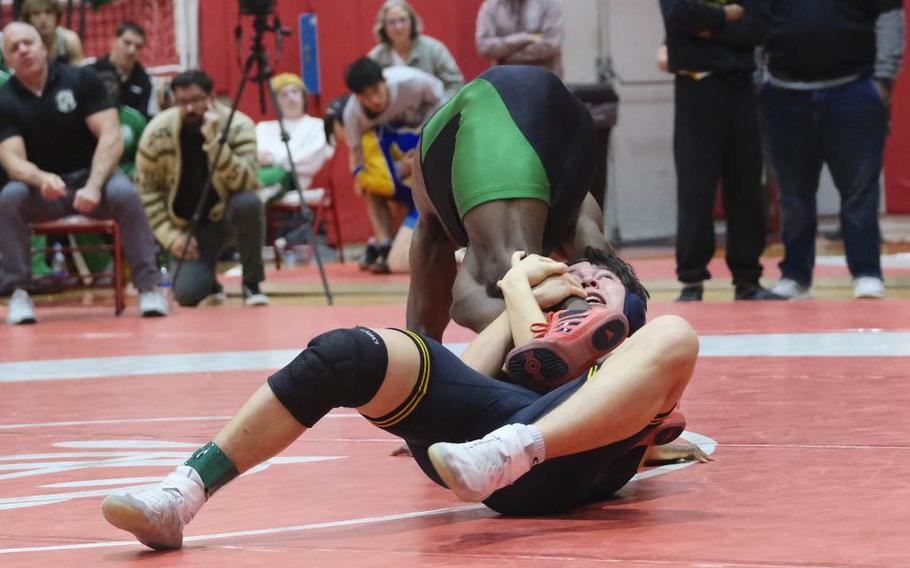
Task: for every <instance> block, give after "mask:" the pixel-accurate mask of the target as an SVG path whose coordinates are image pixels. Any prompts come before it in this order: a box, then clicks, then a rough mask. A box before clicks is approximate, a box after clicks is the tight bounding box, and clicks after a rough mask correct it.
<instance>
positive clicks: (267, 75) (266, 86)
mask: <svg viewBox="0 0 910 568" xmlns="http://www.w3.org/2000/svg"><path fill="white" fill-rule="evenodd" d="M267 32H272V33H276V34H283V33H286V32H284V31H283V30H282V28H281V26H280V24H278V23H277V22H276V23H274V24H269V23H268V21H267V14H266V13H256V14H255V15H254V19H253V47H252V50H251V51H250V54H249V55H248V56H247V58H246V62H245V63H244V65H243V74H242V75H241V77H240V85H239V86H238V87H237V92H236V94H235V95H234V99H233V101H232V102H231V111H230V114H228V118H227V122H226V124H225V125H224V127H223V128H222V129H221V134H220V135H219V137H218V150H217V152H216V153H215V159H214V161H213V162H212V163H213V164H217V163H218V161H219V160H220V159H221V153H222V151H223V150H224V147H225V146H226V145H227V138H228V133H229V132H230V128H231V123H232V122H233V120H234V115H235V114H236V113H237V108H238V106H239V105H240V98H241V97H242V96H243V89H244V87H245V86H246V84H247V81H250V80H252V81H255V82H256V83H258V84H259V104H260V107H261V108H262V111H263V112H265V110H266V108H265V107H266V104H265V99H266V93H268V95H269V100H270V101H271V103H272V108H273V109H274V110H275V115H276V116H277V118H278V129H279V131H280V132H281V141H282V142H284V149H285V152H287V158H288V163H289V164H291V176H290V177H291V187H292V190H293V191H294V192H295V193H296V194H297V197H298V199H299V200H300V215H301V217H302V219H303V226H302V229H303V231H304V235H305V238H306V240H307V241H308V242H309V243H310V246H311V247H312V248H313V258H315V259H316V265H317V266H318V267H319V277H320V278H321V279H322V288H323V291H324V293H325V298H326V303H328V305H330V306H331V305H332V304H333V303H334V300H333V298H332V291H331V290H330V289H329V281H328V279H327V278H326V275H325V267H324V266H323V263H322V255H321V253H320V252H319V244H318V243H317V242H316V234H315V230H314V228H313V212H312V211H311V210H310V208H309V207H308V206H307V204H306V200H305V199H304V197H303V189H302V188H301V187H300V181H299V180H298V179H297V172H296V171H294V157H293V155H292V154H291V147H290V144H289V141H290V139H291V136H290V135H289V134H288V132H287V129H286V128H285V126H284V115H283V113H282V112H281V107H280V106H279V105H278V97H277V96H276V94H275V90H274V89H273V88H272V84H271V78H272V69H271V67H270V65H269V60H268V56H267V54H266V50H265V46H264V45H263V44H262V38H263V37H264V36H265V34H266V33H267ZM253 67H255V68H256V70H257V73H256V74H255V75H252V71H253ZM214 173H215V172H214V168H210V171H209V174H208V178H207V179H206V183H205V187H204V188H203V190H202V194H201V195H200V196H199V201H198V202H197V204H196V208H195V210H194V211H193V218H192V220H191V221H190V226H189V228H188V234H190V235H193V234H195V233H196V229H197V228H198V227H199V223H200V221H201V219H202V210H203V209H204V207H205V203H206V201H207V200H208V196H209V192H211V191H212V178H213V176H214ZM339 246H340V243H339ZM188 248H189V239H187V240H186V241H185V242H184V246H183V252H182V254H181V255H180V258H179V259H178V261H177V267H176V269H175V270H174V285H176V283H177V278H178V277H179V276H180V268H181V266H183V262H184V259H185V258H186V252H187V249H188Z"/></svg>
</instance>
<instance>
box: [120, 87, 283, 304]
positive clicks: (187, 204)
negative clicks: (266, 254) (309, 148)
mask: <svg viewBox="0 0 910 568" xmlns="http://www.w3.org/2000/svg"><path fill="white" fill-rule="evenodd" d="M213 87H214V85H213V83H212V79H211V77H209V76H208V74H206V73H205V72H204V71H200V70H190V71H185V72H183V73H180V74H179V75H177V76H176V77H174V79H173V81H172V82H171V88H172V90H173V91H174V100H175V102H176V104H175V105H174V107H172V108H170V109H168V110H166V111H163V112H161V113H159V114H158V115H157V116H155V118H154V119H152V121H151V122H150V123H149V125H148V127H147V128H146V129H145V132H144V133H143V135H142V139H141V140H140V141H139V153H138V155H137V157H136V182H137V184H138V185H139V191H140V194H141V195H142V201H143V203H144V204H145V212H146V214H147V215H148V218H149V221H150V223H151V225H152V229H153V230H154V232H155V237H156V238H157V239H158V242H160V243H161V244H162V245H163V246H164V247H165V248H166V249H167V250H168V251H170V253H171V256H172V258H173V259H175V260H176V259H179V258H183V260H184V261H185V262H184V264H183V267H182V268H181V272H180V275H179V278H178V280H177V281H176V282H174V297H175V298H176V300H177V302H178V303H179V304H180V305H182V306H196V305H198V304H199V303H200V302H201V301H202V300H203V299H205V298H206V297H208V296H210V295H213V296H214V297H215V298H220V297H223V295H222V294H221V286H220V285H219V284H218V281H217V279H216V275H215V269H216V265H217V262H218V258H219V256H220V254H221V252H222V250H223V249H224V247H225V245H226V244H227V241H228V237H229V236H233V237H234V242H235V244H236V246H237V250H238V252H239V253H240V262H241V264H242V266H243V298H244V304H246V305H247V306H261V305H265V304H267V303H268V297H267V296H265V295H264V294H263V293H262V292H261V291H260V289H259V284H260V283H261V282H262V281H263V280H264V279H265V273H264V270H263V266H262V243H263V240H264V235H263V215H262V203H261V202H260V201H259V198H258V197H257V195H256V193H255V190H256V189H257V187H258V186H259V182H258V181H257V177H256V172H257V169H258V166H259V165H258V163H257V159H256V130H255V125H254V124H253V121H252V120H251V119H250V118H249V117H248V116H246V115H245V114H243V113H240V112H237V113H236V114H235V115H234V119H233V121H232V122H231V125H230V131H229V132H228V135H227V137H226V141H225V144H224V148H221V149H219V146H220V143H219V138H220V133H221V130H222V129H223V128H224V126H225V124H226V123H227V117H228V114H229V113H230V109H229V108H228V107H226V106H224V105H221V104H219V103H217V102H215V97H214V96H213ZM216 159H217V163H215V161H216ZM209 172H213V175H212V186H211V190H210V191H209V192H208V195H207V196H206V199H205V202H204V203H203V204H202V212H201V213H202V214H201V217H200V221H199V225H198V226H197V227H196V228H195V232H194V233H193V234H190V233H189V228H190V219H192V217H193V213H194V212H195V210H196V207H197V204H198V203H199V200H200V199H201V198H202V193H203V190H204V188H205V185H206V181H207V179H208V177H209Z"/></svg>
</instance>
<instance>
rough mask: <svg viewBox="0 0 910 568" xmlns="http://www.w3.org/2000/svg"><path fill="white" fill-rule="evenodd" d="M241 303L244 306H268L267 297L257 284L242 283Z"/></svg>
mask: <svg viewBox="0 0 910 568" xmlns="http://www.w3.org/2000/svg"><path fill="white" fill-rule="evenodd" d="M243 305H244V306H268V305H269V297H268V296H266V295H265V294H263V293H262V291H260V290H259V284H244V285H243Z"/></svg>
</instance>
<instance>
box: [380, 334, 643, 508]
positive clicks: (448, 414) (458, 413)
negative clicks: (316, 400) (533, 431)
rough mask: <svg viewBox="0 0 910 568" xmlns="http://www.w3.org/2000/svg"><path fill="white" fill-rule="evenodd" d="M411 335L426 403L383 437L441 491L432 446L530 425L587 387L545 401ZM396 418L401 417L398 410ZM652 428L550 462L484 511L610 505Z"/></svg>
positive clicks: (573, 385) (574, 385)
mask: <svg viewBox="0 0 910 568" xmlns="http://www.w3.org/2000/svg"><path fill="white" fill-rule="evenodd" d="M408 334H409V335H411V336H412V338H415V340H416V342H417V343H418V344H421V343H422V344H423V345H424V346H425V347H424V348H423V349H422V351H424V352H425V353H426V359H425V361H424V363H423V365H424V367H425V370H426V371H427V377H428V380H427V381H425V382H426V385H425V388H424V389H423V391H422V392H421V395H420V397H421V398H419V400H417V399H409V401H411V403H410V404H411V408H410V409H409V410H408V411H407V413H406V414H405V415H404V417H403V418H401V419H400V420H399V421H397V422H396V423H395V424H394V425H392V426H386V427H384V429H385V430H387V431H389V432H391V433H392V434H395V435H397V436H400V437H401V438H404V440H405V441H407V443H408V446H409V447H410V448H411V452H412V453H413V454H414V459H415V460H416V461H417V464H418V465H419V466H420V468H421V469H422V470H423V471H424V473H425V474H426V475H427V476H428V477H429V478H430V479H432V480H433V481H435V482H436V483H438V484H440V485H443V486H444V484H443V483H442V480H440V479H439V476H438V475H437V474H436V470H435V469H434V468H433V465H432V464H431V463H430V459H429V457H428V456H427V449H428V448H429V447H430V446H431V445H432V444H434V443H436V442H465V441H468V440H473V439H477V438H482V437H483V436H485V435H486V434H489V433H490V432H492V431H493V430H496V429H497V428H499V427H500V426H504V425H506V424H513V423H521V424H531V423H533V422H535V421H537V420H538V419H539V418H540V417H541V416H543V415H544V414H546V413H547V412H549V411H550V410H552V409H553V408H555V407H556V406H558V405H559V404H560V403H562V402H563V401H564V400H566V399H567V398H568V397H569V396H570V395H572V393H574V392H575V391H576V390H578V388H579V387H580V386H581V385H582V384H584V381H585V380H587V379H586V378H584V377H581V378H578V379H575V380H573V381H571V382H569V383H566V384H565V385H562V386H561V387H559V388H558V389H556V390H553V391H551V392H549V393H547V394H544V395H540V394H537V393H535V392H533V391H531V390H528V389H526V388H524V387H520V386H518V385H513V384H511V383H506V382H503V381H498V380H496V379H492V378H490V377H488V376H486V375H483V374H481V373H479V372H477V371H475V370H474V369H471V368H470V367H468V366H467V365H465V364H464V363H463V362H462V361H461V359H459V358H458V357H457V356H456V355H454V354H453V353H452V352H451V351H449V350H448V349H446V348H445V347H444V346H442V345H441V344H440V343H438V342H436V341H434V340H432V339H429V338H420V337H417V336H416V335H415V334H412V333H410V332H408ZM415 400H416V404H414V401H415ZM408 404H409V403H407V402H406V403H405V404H404V405H402V406H403V407H404V406H406V405H408ZM391 415H398V416H402V413H401V410H400V409H397V410H396V412H393V413H390V416H391ZM375 422H376V421H374V423H375ZM652 428H653V426H649V427H647V428H645V429H643V430H642V431H641V432H639V433H638V434H635V435H634V436H632V437H630V438H627V439H625V440H622V441H620V442H616V443H614V444H611V445H609V446H604V447H601V448H597V449H595V450H590V451H587V452H582V453H579V454H573V455H570V456H564V457H560V458H556V459H552V460H547V461H545V462H543V463H542V464H540V465H537V466H535V467H534V468H532V469H531V471H530V472H528V473H527V474H525V475H524V476H522V477H521V478H520V479H519V480H518V481H516V482H515V483H514V484H512V485H510V486H508V487H505V488H503V489H500V490H499V491H497V492H495V493H494V494H493V495H491V496H490V498H489V499H487V500H486V501H484V503H485V504H486V505H487V506H488V507H490V508H491V509H493V510H494V511H497V512H499V513H502V514H504V515H547V514H556V513H563V512H566V511H569V510H571V509H573V508H575V507H578V506H579V505H584V504H586V503H591V502H595V501H601V500H604V499H607V498H609V497H610V496H611V495H613V493H614V492H615V491H617V490H618V489H619V488H621V487H622V486H623V485H625V484H626V483H627V482H628V481H629V480H630V479H631V478H632V476H633V475H635V472H636V471H637V468H638V463H639V462H640V461H641V457H642V455H643V453H644V448H643V447H638V448H636V447H635V446H636V445H637V443H638V442H639V441H640V440H641V439H642V438H643V437H645V436H646V435H647V433H648V432H650V430H651V429H652Z"/></svg>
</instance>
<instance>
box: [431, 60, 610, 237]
mask: <svg viewBox="0 0 910 568" xmlns="http://www.w3.org/2000/svg"><path fill="white" fill-rule="evenodd" d="M595 147H596V144H595V132H594V121H593V119H592V118H591V113H590V111H589V110H588V109H587V107H585V105H584V104H583V103H582V102H581V101H580V100H579V99H578V98H577V97H576V96H575V95H573V94H572V93H571V92H569V90H568V89H567V88H566V86H565V85H564V84H563V83H562V81H560V80H559V78H558V77H556V76H555V75H553V74H552V73H550V72H549V71H546V70H544V69H541V68H539V67H530V66H522V65H503V66H497V67H493V68H491V69H489V70H487V71H485V72H483V73H482V74H481V75H480V76H479V77H478V78H477V79H476V80H474V81H472V82H471V83H469V84H467V85H465V87H464V88H462V89H461V90H460V91H459V92H458V94H457V95H455V96H454V97H453V98H452V99H451V100H450V101H449V102H447V103H446V104H445V105H444V106H443V107H442V108H440V109H439V110H438V111H437V112H436V114H434V115H433V117H431V118H430V119H429V120H428V121H427V123H426V125H424V127H423V131H422V135H421V147H420V148H421V150H420V157H421V171H422V172H423V179H424V186H425V187H426V192H427V196H428V197H429V199H430V201H431V202H432V203H433V207H434V209H435V210H436V213H437V215H438V217H439V219H440V221H441V222H442V223H443V224H444V225H445V226H446V229H447V230H448V233H449V235H451V236H452V238H453V239H454V240H455V241H456V242H457V244H459V245H461V246H466V245H467V244H468V238H469V237H468V234H467V231H466V229H465V227H464V224H463V223H462V219H463V218H464V216H465V215H466V214H467V213H468V211H470V210H471V209H472V208H473V207H476V206H479V205H482V204H483V203H486V202H489V201H494V200H504V199H518V198H525V199H528V198H530V199H539V200H542V201H544V202H546V203H547V205H548V206H549V211H548V213H547V221H546V227H545V228H544V234H543V246H544V249H545V250H549V249H551V248H553V247H556V246H559V245H560V244H561V243H562V242H563V241H564V240H565V238H566V233H567V231H568V230H569V228H570V227H572V226H573V225H574V222H575V220H576V219H577V218H578V212H579V210H580V209H581V204H582V202H583V201H584V198H585V195H587V193H588V191H589V190H590V189H591V182H592V180H593V174H594V165H595Z"/></svg>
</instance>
